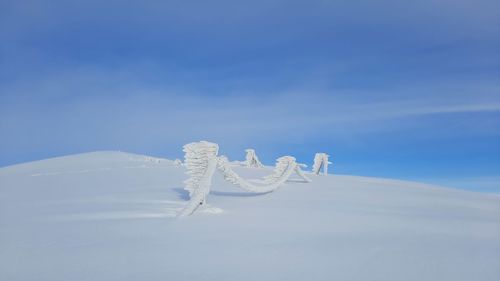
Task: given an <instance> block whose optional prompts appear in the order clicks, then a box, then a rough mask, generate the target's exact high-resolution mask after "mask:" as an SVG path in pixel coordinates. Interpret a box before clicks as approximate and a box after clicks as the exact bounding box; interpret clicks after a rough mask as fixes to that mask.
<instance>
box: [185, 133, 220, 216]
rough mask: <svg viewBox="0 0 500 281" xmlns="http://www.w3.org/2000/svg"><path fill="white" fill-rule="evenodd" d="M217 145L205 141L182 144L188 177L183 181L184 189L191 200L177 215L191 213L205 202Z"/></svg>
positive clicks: (215, 160) (215, 161)
mask: <svg viewBox="0 0 500 281" xmlns="http://www.w3.org/2000/svg"><path fill="white" fill-rule="evenodd" d="M218 151H219V146H218V145H217V144H215V143H210V142H206V141H201V142H193V143H189V144H186V145H185V146H184V152H185V155H184V158H185V160H184V166H185V167H186V169H187V172H186V174H187V175H189V179H187V180H186V181H184V184H185V187H184V189H185V190H187V191H188V192H189V197H190V198H191V200H190V201H189V203H188V204H187V205H186V207H185V208H184V209H183V210H182V211H181V213H180V214H179V216H187V215H190V214H192V213H193V212H194V211H195V210H196V208H198V207H199V206H200V205H202V204H204V203H205V200H206V196H207V195H208V193H209V192H210V185H211V182H212V176H213V174H214V172H215V168H216V167H217V153H218Z"/></svg>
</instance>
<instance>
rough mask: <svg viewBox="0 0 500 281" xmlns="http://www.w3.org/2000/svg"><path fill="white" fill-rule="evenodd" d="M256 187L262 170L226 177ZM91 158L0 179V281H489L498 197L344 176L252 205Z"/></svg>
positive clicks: (159, 162)
mask: <svg viewBox="0 0 500 281" xmlns="http://www.w3.org/2000/svg"><path fill="white" fill-rule="evenodd" d="M235 169H238V171H237V172H238V174H240V175H242V176H245V177H246V178H259V177H261V176H264V175H268V174H270V173H272V170H271V169H266V168H265V169H257V168H245V167H238V168H235ZM184 172H185V168H184V167H183V166H180V165H176V164H174V162H173V161H169V160H165V159H159V158H154V157H148V156H142V155H135V154H128V153H122V152H95V153H87V154H79V155H73V156H67V157H60V158H54V159H49V160H44V161H37V162H32V163H27V164H22V165H16V166H10V167H6V168H2V169H0V280H2V281H3V280H5V281H17V280H36V281H44V280H47V281H58V280H61V281H62V280H64V281H68V280H93V281H96V280H120V281H124V280H141V281H155V280H162V281H164V280H172V281H182V280H190V281H192V280H232V281H235V280H237V281H240V280H241V281H244V280H300V281H304V280H360V281H365V280H381V281H382V280H383V281H390V280H398V281H400V280H405V281H408V280H418V281H421V280H439V281H443V280H450V281H460V280H464V281H471V280H479V281H487V280H492V281H493V280H494V281H498V280H500V197H499V196H497V195H489V194H481V193H474V192H467V191H461V190H453V189H446V188H438V187H434V186H429V185H424V184H418V183H412V182H404V181H395V180H387V179H377V178H366V177H354V176H341V175H329V176H314V175H310V177H311V179H312V180H313V182H312V183H300V182H294V181H290V182H288V183H287V184H285V185H284V186H283V187H281V188H280V189H278V190H277V191H275V192H273V193H269V194H265V195H256V194H252V193H248V192H245V191H242V190H240V189H237V188H236V187H235V186H233V185H232V184H230V183H228V182H225V181H224V179H223V178H222V176H220V174H219V173H216V175H215V176H214V179H213V184H212V189H211V193H210V195H209V196H208V197H207V203H208V206H205V207H203V208H202V209H201V210H198V211H197V212H196V213H195V214H194V215H193V216H190V217H187V218H182V219H178V218H175V215H176V214H177V212H179V211H180V210H181V209H182V208H183V207H184V206H185V205H186V203H187V201H186V200H188V194H187V192H186V191H185V190H184V189H183V187H184V186H183V184H182V181H183V180H185V179H186V175H185V174H184Z"/></svg>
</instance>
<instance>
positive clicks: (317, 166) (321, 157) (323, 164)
mask: <svg viewBox="0 0 500 281" xmlns="http://www.w3.org/2000/svg"><path fill="white" fill-rule="evenodd" d="M328 157H329V155H328V154H326V153H316V155H315V156H314V164H313V168H312V172H313V173H314V174H316V175H319V173H320V171H321V168H323V174H324V175H328V164H332V162H329V161H328Z"/></svg>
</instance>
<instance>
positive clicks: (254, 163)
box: [245, 148, 264, 168]
mask: <svg viewBox="0 0 500 281" xmlns="http://www.w3.org/2000/svg"><path fill="white" fill-rule="evenodd" d="M245 151H246V153H247V155H246V157H245V158H246V161H245V164H246V166H247V167H254V168H262V167H264V165H262V163H261V162H260V161H259V158H258V157H257V154H255V150H253V149H251V148H249V149H246V150H245Z"/></svg>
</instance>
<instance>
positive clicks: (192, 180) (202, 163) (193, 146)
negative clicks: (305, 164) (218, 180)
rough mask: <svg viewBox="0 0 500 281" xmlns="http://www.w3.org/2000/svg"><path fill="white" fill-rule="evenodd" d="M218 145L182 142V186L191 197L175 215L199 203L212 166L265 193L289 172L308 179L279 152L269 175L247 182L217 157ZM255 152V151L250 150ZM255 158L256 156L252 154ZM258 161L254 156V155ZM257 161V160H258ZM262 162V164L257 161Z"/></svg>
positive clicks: (207, 188) (187, 212) (188, 211)
mask: <svg viewBox="0 0 500 281" xmlns="http://www.w3.org/2000/svg"><path fill="white" fill-rule="evenodd" d="M218 151H219V146H218V145H217V144H215V143H210V142H206V141H201V142H194V143H189V144H186V145H185V146H184V152H185V156H184V158H185V160H184V166H185V167H186V169H187V172H186V174H187V175H189V179H187V180H186V181H184V184H185V187H184V189H185V190H187V191H188V192H189V197H190V198H191V199H190V201H189V203H188V204H187V205H186V207H185V208H184V209H183V210H182V211H181V213H180V214H179V216H188V215H190V214H192V213H193V212H194V211H196V209H197V208H198V207H199V206H200V205H203V204H204V203H205V201H206V196H207V195H208V194H209V192H210V185H211V181H212V176H213V174H214V172H215V170H216V169H218V170H220V171H221V172H222V175H223V176H224V179H226V180H227V181H229V182H231V183H233V184H235V185H237V186H239V187H241V188H242V189H245V190H247V191H250V192H255V193H267V192H271V191H274V190H276V189H277V188H278V187H280V186H281V185H282V184H283V183H285V182H286V181H287V180H288V179H289V178H290V176H291V175H292V174H293V173H297V175H298V176H299V177H301V178H302V179H303V180H304V181H306V182H309V181H310V180H309V178H307V177H306V176H305V175H304V173H303V172H302V170H301V169H300V166H301V165H299V164H297V162H296V161H295V158H294V157H292V156H283V157H280V158H278V159H277V160H276V166H275V168H274V171H273V173H272V174H271V175H269V176H267V177H264V179H263V180H261V181H259V182H258V183H257V182H255V181H253V182H250V181H248V180H245V179H243V178H241V177H240V176H239V175H238V174H237V173H235V172H234V171H233V170H232V168H231V165H230V163H229V161H228V159H227V158H226V157H225V156H220V157H217V153H218ZM254 155H255V153H254ZM255 159H256V158H255ZM257 161H258V159H257ZM258 163H260V162H258ZM261 165H262V164H261Z"/></svg>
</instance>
